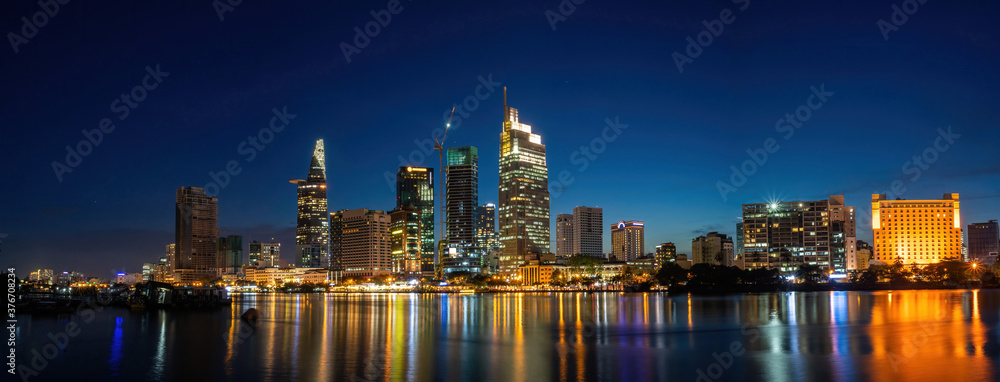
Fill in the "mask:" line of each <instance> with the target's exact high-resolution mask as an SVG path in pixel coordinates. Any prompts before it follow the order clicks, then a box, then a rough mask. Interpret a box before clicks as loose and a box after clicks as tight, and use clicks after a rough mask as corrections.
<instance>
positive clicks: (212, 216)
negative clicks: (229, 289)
mask: <svg viewBox="0 0 1000 382" xmlns="http://www.w3.org/2000/svg"><path fill="white" fill-rule="evenodd" d="M174 223H175V224H174V244H176V246H175V250H176V252H175V254H174V258H175V261H176V264H175V266H174V281H175V282H181V283H186V284H187V283H194V282H197V281H209V280H211V279H214V278H215V277H216V276H217V274H216V272H217V263H216V255H217V253H218V250H219V248H218V244H217V241H218V240H219V200H218V199H217V198H215V197H213V196H208V194H206V193H205V189H203V188H201V187H181V188H179V189H177V203H176V208H175V219H174Z"/></svg>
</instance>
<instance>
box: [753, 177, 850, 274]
mask: <svg viewBox="0 0 1000 382" xmlns="http://www.w3.org/2000/svg"><path fill="white" fill-rule="evenodd" d="M854 227H855V213H854V207H848V206H845V205H844V197H843V195H832V196H830V197H829V198H828V199H827V200H804V201H790V202H771V203H753V204H744V205H743V230H742V232H743V258H742V259H741V260H742V263H743V267H744V268H746V269H756V268H776V269H778V270H780V271H781V272H785V273H791V272H795V271H797V270H798V269H799V266H801V265H803V264H811V265H818V266H820V267H821V268H824V269H826V270H830V271H834V272H839V273H843V272H846V271H847V264H848V263H849V262H850V259H848V258H847V256H848V250H851V251H852V252H851V254H852V256H853V253H854V252H853V251H854V249H853V248H848V246H849V245H851V246H853V245H854V240H855V239H854V238H855V236H854V234H855V229H854ZM849 235H850V236H849Z"/></svg>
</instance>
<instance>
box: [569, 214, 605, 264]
mask: <svg viewBox="0 0 1000 382" xmlns="http://www.w3.org/2000/svg"><path fill="white" fill-rule="evenodd" d="M572 242H573V254H574V255H575V254H577V253H579V254H583V255H587V256H595V257H602V258H603V257H604V210H603V209H600V208H598V207H586V206H580V207H574V208H573V240H572Z"/></svg>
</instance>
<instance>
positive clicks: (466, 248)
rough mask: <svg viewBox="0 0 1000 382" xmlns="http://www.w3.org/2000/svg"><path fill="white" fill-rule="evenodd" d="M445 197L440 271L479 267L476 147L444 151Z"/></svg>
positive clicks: (473, 270)
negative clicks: (445, 247)
mask: <svg viewBox="0 0 1000 382" xmlns="http://www.w3.org/2000/svg"><path fill="white" fill-rule="evenodd" d="M447 166H448V167H447V174H448V175H447V176H448V178H447V179H446V180H445V194H446V196H447V199H446V200H445V206H446V213H447V214H448V216H447V219H446V221H447V224H445V226H444V227H443V228H444V229H445V230H446V237H447V239H448V254H447V256H442V259H443V260H442V262H443V264H444V268H443V271H444V273H446V274H447V273H451V272H459V271H464V272H472V273H479V272H481V271H482V251H480V250H479V248H477V245H476V224H477V221H476V213H477V212H479V150H478V149H476V148H475V147H473V146H463V147H451V148H449V149H448V154H447Z"/></svg>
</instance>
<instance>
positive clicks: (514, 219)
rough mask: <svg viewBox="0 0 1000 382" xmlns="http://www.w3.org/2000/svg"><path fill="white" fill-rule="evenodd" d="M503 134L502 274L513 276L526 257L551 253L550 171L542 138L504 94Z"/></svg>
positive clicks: (501, 196)
mask: <svg viewBox="0 0 1000 382" xmlns="http://www.w3.org/2000/svg"><path fill="white" fill-rule="evenodd" d="M503 94H504V96H503V99H504V101H503V108H504V120H503V132H502V133H500V183H499V186H498V189H499V196H500V211H499V213H500V227H499V232H500V251H501V253H500V273H501V274H504V275H514V274H515V273H517V267H518V266H519V265H521V264H522V263H523V262H524V257H525V255H527V254H543V253H549V246H550V242H549V241H550V240H551V237H550V235H549V223H550V222H549V170H548V167H547V166H546V163H545V145H543V144H542V137H541V136H539V135H538V134H532V133H531V126H529V125H526V124H523V123H521V122H520V121H519V119H518V115H517V109H515V108H512V107H508V106H507V88H506V87H504V91H503Z"/></svg>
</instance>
